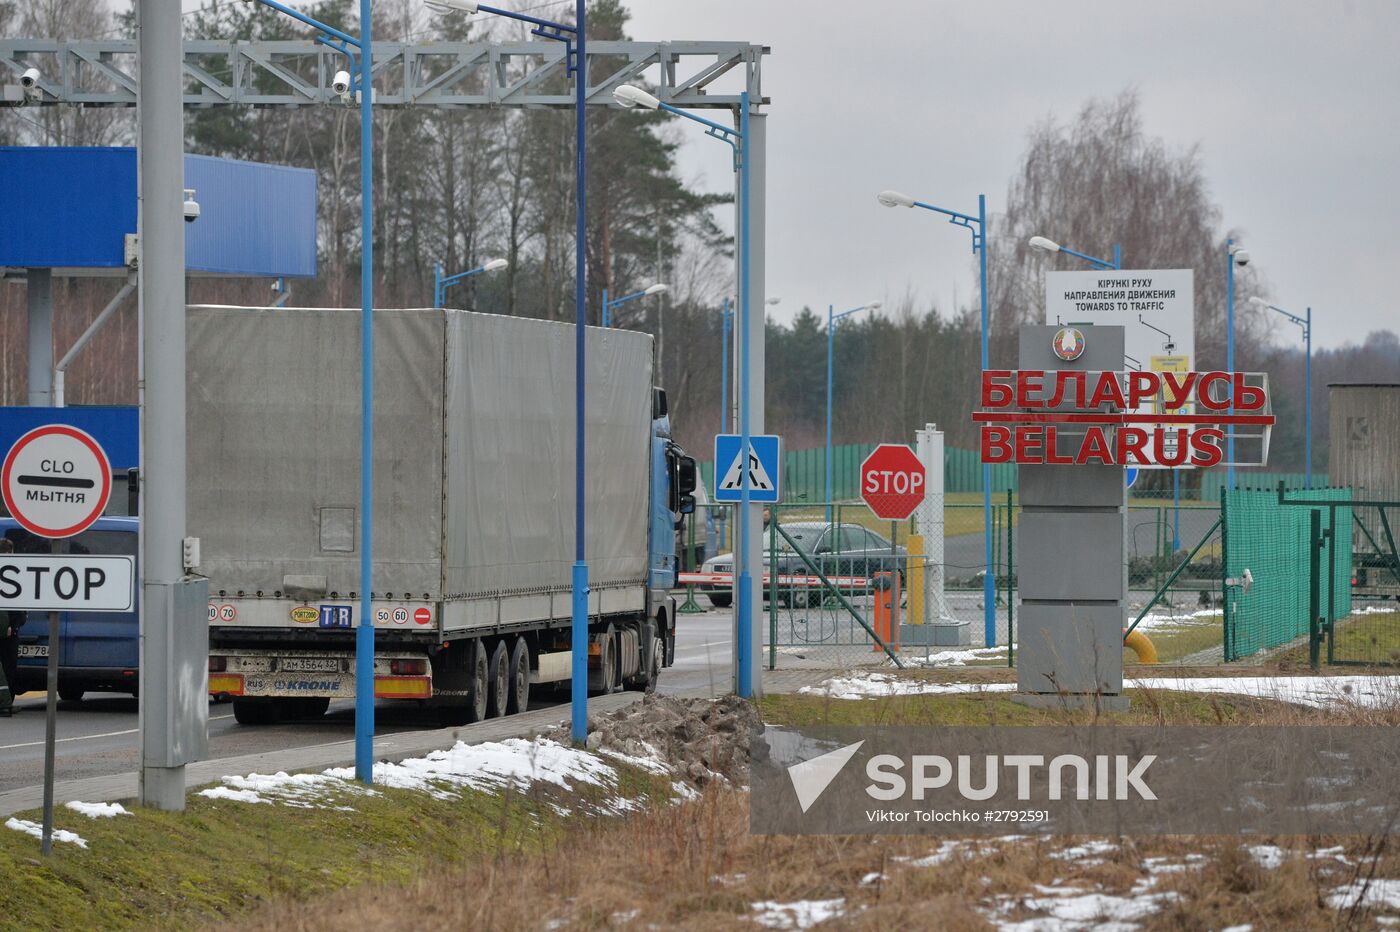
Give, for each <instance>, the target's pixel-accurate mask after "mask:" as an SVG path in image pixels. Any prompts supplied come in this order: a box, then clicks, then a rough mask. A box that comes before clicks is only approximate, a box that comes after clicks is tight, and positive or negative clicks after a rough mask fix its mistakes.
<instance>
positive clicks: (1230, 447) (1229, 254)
mask: <svg viewBox="0 0 1400 932" xmlns="http://www.w3.org/2000/svg"><path fill="white" fill-rule="evenodd" d="M1236 265H1249V250H1247V249H1243V248H1241V247H1240V246H1239V245H1238V244H1237V243H1236V242H1235V241H1234V240H1233V239H1227V240H1225V371H1226V372H1229V373H1230V387H1229V388H1228V389H1226V391H1228V392H1229V393H1230V408H1229V413H1230V414H1231V415H1233V414H1234V413H1235V389H1234V384H1235V382H1234V379H1235V266H1236ZM1225 487H1226V488H1229V489H1233V488H1234V487H1235V425H1234V424H1231V425H1230V430H1229V432H1228V433H1227V434H1226V435H1225Z"/></svg>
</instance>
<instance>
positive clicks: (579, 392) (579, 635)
mask: <svg viewBox="0 0 1400 932" xmlns="http://www.w3.org/2000/svg"><path fill="white" fill-rule="evenodd" d="M424 2H425V3H426V4H427V5H428V6H429V7H431V8H432V9H434V10H438V11H440V12H444V13H452V12H460V13H490V14H492V15H494V16H503V17H505V18H507V19H513V20H518V21H519V22H522V23H526V24H527V25H529V26H530V27H532V28H531V29H530V32H531V34H532V35H536V36H540V37H541V38H544V39H553V40H555V41H557V42H562V43H564V56H565V66H564V70H565V76H568V75H573V76H574V196H575V198H576V202H575V203H576V208H575V216H574V400H575V407H574V571H573V579H572V582H571V586H570V588H571V590H572V612H571V616H570V617H571V622H570V636H569V640H570V648H571V658H570V664H571V671H572V672H571V673H570V678H571V680H572V686H571V689H570V707H569V713H570V714H569V719H570V727H571V732H572V735H573V739H574V741H576V742H578V743H580V744H582V743H583V742H584V741H585V740H586V739H587V738H588V562H587V560H585V559H584V556H585V551H584V521H585V511H584V507H583V503H584V491H585V488H586V487H585V485H584V451H585V446H584V439H585V429H584V428H585V422H584V391H583V390H584V371H585V370H584V338H585V335H586V333H587V331H586V330H585V325H586V324H587V310H588V302H587V297H588V288H587V285H588V281H587V278H588V276H587V268H588V263H587V255H586V248H587V240H588V186H587V178H588V144H587V136H586V129H587V120H586V118H585V114H584V110H585V104H586V103H587V89H588V58H587V50H586V45H587V28H586V25H585V13H586V7H587V5H588V4H587V0H574V25H572V26H568V25H565V24H563V23H556V22H552V21H551V20H547V19H539V18H538V17H535V16H530V15H529V14H527V13H516V12H515V11H513V10H502V9H499V8H497V7H493V6H486V5H485V4H481V3H473V2H472V0H424ZM360 3H361V5H362V6H363V8H364V9H365V10H366V11H368V9H369V4H370V0H360ZM365 15H366V16H368V12H366V14H365ZM366 171H368V169H366ZM367 232H368V231H367Z"/></svg>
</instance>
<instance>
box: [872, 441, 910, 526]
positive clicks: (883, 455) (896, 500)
mask: <svg viewBox="0 0 1400 932" xmlns="http://www.w3.org/2000/svg"><path fill="white" fill-rule="evenodd" d="M860 497H861V498H862V499H864V500H865V503H866V504H867V505H869V506H870V510H871V511H873V512H874V513H875V516H876V517H877V518H884V519H886V520H888V521H903V520H904V519H905V518H907V517H909V516H910V515H912V514H913V513H914V509H915V508H918V507H919V504H920V503H921V502H922V501H923V500H924V464H923V462H922V461H921V460H920V459H919V458H918V457H917V456H916V455H915V454H914V451H913V450H911V449H909V448H908V447H906V446H904V445H903V444H898V443H882V444H880V445H879V446H878V447H876V448H875V450H874V452H872V453H871V454H870V455H869V456H867V457H866V458H865V462H864V463H861V464H860Z"/></svg>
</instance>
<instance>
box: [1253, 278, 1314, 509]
mask: <svg viewBox="0 0 1400 932" xmlns="http://www.w3.org/2000/svg"><path fill="white" fill-rule="evenodd" d="M1249 303H1250V304H1253V305H1255V306H1257V307H1263V308H1268V309H1269V310H1271V311H1278V312H1279V313H1280V314H1282V315H1283V316H1284V317H1287V318H1288V319H1289V320H1291V321H1292V322H1293V323H1295V324H1297V325H1298V326H1299V327H1301V328H1302V330H1303V444H1304V447H1303V448H1304V450H1305V451H1306V452H1305V454H1304V462H1303V486H1304V488H1309V489H1310V488H1312V308H1308V309H1307V310H1306V311H1305V312H1304V316H1302V317H1299V316H1298V315H1297V314H1290V313H1289V312H1288V311H1285V310H1284V309H1283V308H1281V307H1277V306H1275V305H1273V304H1270V303H1269V302H1268V301H1265V300H1264V299H1263V298H1261V297H1259V296H1258V295H1255V296H1253V297H1251V298H1250V299H1249Z"/></svg>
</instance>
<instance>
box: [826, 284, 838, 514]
mask: <svg viewBox="0 0 1400 932" xmlns="http://www.w3.org/2000/svg"><path fill="white" fill-rule="evenodd" d="M835 310H836V307H835V306H834V305H831V304H828V305H827V306H826V520H827V523H828V524H829V523H830V522H831V358H832V354H833V352H834V351H835V349H836V343H835V339H834V337H833V336H832V327H834V326H835V324H836V318H835V317H834V316H833V313H834V312H835Z"/></svg>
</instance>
